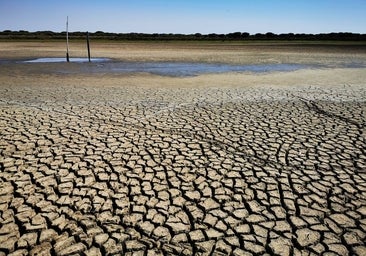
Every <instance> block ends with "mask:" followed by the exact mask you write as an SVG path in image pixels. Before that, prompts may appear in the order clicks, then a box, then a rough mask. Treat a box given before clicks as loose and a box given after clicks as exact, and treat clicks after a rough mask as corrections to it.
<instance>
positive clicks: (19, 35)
mask: <svg viewBox="0 0 366 256" xmlns="http://www.w3.org/2000/svg"><path fill="white" fill-rule="evenodd" d="M85 34H86V33H85V32H80V31H78V32H69V38H70V39H84V38H85ZM89 36H90V38H91V39H100V40H133V41H136V40H151V41H153V40H157V41H169V40H192V41H193V40H198V41H205V40H206V41H210V40H214V41H218V40H219V41H234V40H248V41H249V40H287V41H292V40H301V41H366V34H358V33H347V32H345V33H344V32H342V33H323V34H295V33H287V34H274V33H271V32H268V33H265V34H262V33H257V34H250V33H248V32H234V33H228V34H215V33H211V34H200V33H196V34H173V33H169V34H159V33H153V34H148V33H108V32H103V31H96V32H93V33H89ZM65 37H66V32H53V31H36V32H29V31H25V30H20V31H11V30H4V31H2V32H0V39H8V40H9V39H16V40H47V39H48V40H61V39H64V38H65Z"/></svg>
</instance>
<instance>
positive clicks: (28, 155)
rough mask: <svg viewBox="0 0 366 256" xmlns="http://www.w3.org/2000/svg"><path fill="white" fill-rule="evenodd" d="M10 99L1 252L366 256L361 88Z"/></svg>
mask: <svg viewBox="0 0 366 256" xmlns="http://www.w3.org/2000/svg"><path fill="white" fill-rule="evenodd" d="M1 95H2V99H1V101H0V115H1V119H0V132H1V140H0V152H1V156H0V167H1V172H0V182H1V183H0V255H27V254H31V255H75V254H79V255H80V254H81V255H121V254H123V255H263V254H267V255H268V254H270V255H294V254H297V255H320V254H323V253H326V252H327V253H329V255H365V254H366V245H365V241H366V154H365V150H366V143H365V122H366V117H365V111H366V103H365V101H364V99H365V98H366V97H365V91H364V90H363V88H362V87H357V86H356V87H349V88H343V87H342V88H336V87H329V88H295V89H293V88H292V89H289V88H287V89H286V88H285V89H284V88H282V89H272V88H262V89H258V88H236V89H234V88H227V89H215V88H211V89H210V88H203V89H192V88H190V89H172V88H170V89H167V88H165V89H164V88H162V89H159V88H155V89H146V88H128V87H123V88H118V87H114V88H113V87H111V88H94V87H83V88H77V87H75V88H74V87H63V88H62V87H61V88H60V87H58V88H53V87H39V88H27V87H24V88H15V87H4V86H3V87H1ZM324 255H325V254H324ZM327 255H328V254H327Z"/></svg>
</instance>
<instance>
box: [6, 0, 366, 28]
mask: <svg viewBox="0 0 366 256" xmlns="http://www.w3.org/2000/svg"><path fill="white" fill-rule="evenodd" d="M365 13H366V0H221V1H218V0H179V1H175V0H150V1H148V0H100V1H97V0H79V1H77V0H58V1H56V0H0V31H3V30H7V29H10V30H28V31H39V30H52V31H64V30H65V22H66V16H69V30H70V31H90V32H94V31H98V30H101V31H105V32H118V33H129V32H141V33H183V34H191V33H202V34H208V33H230V32H237V31H240V32H249V33H251V34H253V33H266V32H273V33H289V32H293V33H329V32H355V33H366V18H365V17H366V15H365Z"/></svg>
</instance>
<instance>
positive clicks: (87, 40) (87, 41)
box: [86, 32, 90, 62]
mask: <svg viewBox="0 0 366 256" xmlns="http://www.w3.org/2000/svg"><path fill="white" fill-rule="evenodd" d="M86 46H87V47H88V59H89V62H90V42H89V32H86Z"/></svg>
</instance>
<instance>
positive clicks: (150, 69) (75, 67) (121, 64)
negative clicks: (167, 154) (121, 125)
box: [0, 57, 365, 77]
mask: <svg viewBox="0 0 366 256" xmlns="http://www.w3.org/2000/svg"><path fill="white" fill-rule="evenodd" d="M10 62H13V63H14V61H6V62H4V61H0V64H6V63H10ZM16 63H23V64H24V63H26V64H29V65H31V64H32V65H37V64H38V65H42V64H47V63H50V65H47V67H46V68H45V69H46V70H44V71H47V70H48V71H49V72H55V73H63V74H78V73H150V74H155V75H160V76H172V77H186V76H197V75H201V74H214V73H227V72H253V73H264V72H290V71H296V70H300V69H317V68H334V66H327V65H318V64H296V63H273V64H249V65H231V64H219V63H197V62H133V61H117V60H112V59H108V58H92V59H91V62H90V63H89V60H88V58H70V63H67V62H66V58H64V57H63V58H38V59H29V60H23V61H17V62H16ZM69 64H70V65H69ZM337 67H342V68H358V67H365V64H364V63H353V62H352V63H348V64H344V65H341V66H337Z"/></svg>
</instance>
